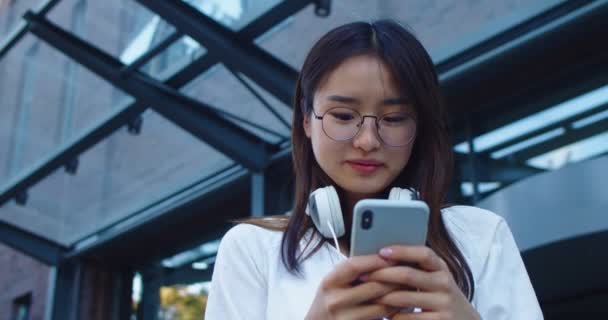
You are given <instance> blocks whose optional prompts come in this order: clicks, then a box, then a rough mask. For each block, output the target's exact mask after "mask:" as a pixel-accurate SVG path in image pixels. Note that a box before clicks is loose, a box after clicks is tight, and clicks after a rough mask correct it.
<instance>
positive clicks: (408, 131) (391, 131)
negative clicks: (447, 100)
mask: <svg viewBox="0 0 608 320" xmlns="http://www.w3.org/2000/svg"><path fill="white" fill-rule="evenodd" d="M312 113H313V115H314V116H315V119H318V120H321V126H322V127H323V132H325V134H326V135H327V136H328V137H329V138H330V139H332V140H335V141H347V140H350V139H352V138H354V137H355V136H356V135H357V134H358V133H359V131H360V130H361V126H362V125H363V122H364V121H365V118H374V120H376V129H377V131H378V137H380V140H382V142H383V143H384V144H386V145H388V146H391V147H402V146H405V145H407V144H409V143H410V142H412V140H413V139H414V136H415V135H416V121H415V120H414V118H413V117H412V116H411V115H410V114H409V113H407V112H391V113H387V114H384V115H382V116H381V117H377V116H361V114H360V113H359V112H358V111H357V110H354V109H351V108H346V107H337V108H331V109H329V110H327V111H325V113H323V115H322V116H318V115H317V114H316V113H315V110H314V109H313V110H312Z"/></svg>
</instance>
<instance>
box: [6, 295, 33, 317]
mask: <svg viewBox="0 0 608 320" xmlns="http://www.w3.org/2000/svg"><path fill="white" fill-rule="evenodd" d="M31 305H32V293H31V292H28V293H27V294H25V295H23V296H21V297H19V298H16V299H15V300H13V316H12V317H11V319H12V320H27V319H29V318H30V307H31Z"/></svg>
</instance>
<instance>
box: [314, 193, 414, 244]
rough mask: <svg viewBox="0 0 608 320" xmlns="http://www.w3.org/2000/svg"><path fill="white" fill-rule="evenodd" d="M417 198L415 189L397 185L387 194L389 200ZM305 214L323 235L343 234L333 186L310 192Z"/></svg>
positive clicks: (339, 235) (343, 230) (340, 213)
mask: <svg viewBox="0 0 608 320" xmlns="http://www.w3.org/2000/svg"><path fill="white" fill-rule="evenodd" d="M419 198H420V196H419V194H418V192H417V191H415V190H413V189H401V188H397V187H394V188H392V189H391V191H390V193H389V195H388V199H389V200H418V199H419ZM306 214H307V215H309V216H310V217H311V219H312V221H313V223H314V224H315V226H316V227H317V230H319V232H320V233H321V234H322V235H323V236H324V237H326V238H332V237H333V236H334V233H335V236H336V237H341V236H343V235H344V233H345V229H344V220H343V219H342V209H340V199H339V198H338V192H336V189H335V188H334V187H333V186H328V187H323V188H319V189H317V190H315V191H313V192H312V193H311V194H310V196H309V197H308V205H307V206H306ZM332 229H333V230H332Z"/></svg>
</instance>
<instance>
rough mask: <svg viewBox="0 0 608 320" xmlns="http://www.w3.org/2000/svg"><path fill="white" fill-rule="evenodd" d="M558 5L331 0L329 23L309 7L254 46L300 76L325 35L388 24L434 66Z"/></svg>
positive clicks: (552, 1)
mask: <svg viewBox="0 0 608 320" xmlns="http://www.w3.org/2000/svg"><path fill="white" fill-rule="evenodd" d="M562 1H563V0H547V1H519V0H501V1H425V0H416V1H402V0H386V1H347V0H336V1H331V13H330V16H329V18H320V17H317V16H316V15H315V13H314V6H313V5H310V6H308V7H307V8H305V9H304V10H302V11H300V12H298V13H297V14H296V15H294V16H293V17H292V18H291V19H289V20H287V21H286V22H285V23H283V24H281V25H280V26H279V27H277V28H274V29H273V30H271V31H269V32H268V33H267V34H266V35H263V36H262V37H260V39H258V41H257V42H258V44H259V45H260V46H262V47H263V48H265V49H266V50H268V51H269V52H271V53H273V54H274V55H275V56H277V57H278V58H280V59H282V60H283V61H285V62H286V63H288V64H290V65H291V66H293V67H294V68H296V69H298V70H299V69H300V66H301V65H302V63H303V62H304V58H305V56H306V54H307V53H308V50H309V49H310V48H311V46H312V45H313V43H314V42H315V41H316V40H318V39H319V38H320V37H321V36H322V35H323V34H324V33H326V32H327V31H329V30H330V29H332V28H335V27H337V26H340V25H342V24H345V23H348V22H354V21H370V20H375V19H381V18H391V19H395V20H397V21H399V22H401V23H403V24H405V25H407V26H409V27H410V28H411V29H412V30H413V31H414V33H415V34H416V35H417V37H418V38H419V39H420V41H421V42H422V44H423V45H424V46H425V48H426V49H427V50H428V51H429V52H430V55H431V57H432V58H433V60H434V61H435V62H439V61H442V60H444V59H445V58H447V57H449V56H452V55H454V54H456V53H458V52H460V51H462V50H464V49H466V48H468V47H470V46H472V45H474V44H476V43H478V42H479V41H482V40H484V39H486V38H488V37H490V36H493V35H495V34H496V33H498V32H500V31H502V30H505V29H507V28H509V27H510V26H513V25H515V24H517V23H519V22H521V21H523V20H525V19H527V18H529V17H532V16H534V15H535V14H538V13H540V12H542V11H543V10H546V9H548V8H550V7H552V6H554V5H556V4H558V3H560V2H562ZM296 35H297V41H293V40H294V36H296Z"/></svg>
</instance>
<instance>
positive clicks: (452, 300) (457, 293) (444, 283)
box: [362, 246, 481, 320]
mask: <svg viewBox="0 0 608 320" xmlns="http://www.w3.org/2000/svg"><path fill="white" fill-rule="evenodd" d="M380 256H382V257H383V258H385V259H387V260H392V261H396V262H401V263H409V264H410V265H411V264H416V265H417V266H418V268H414V267H409V266H404V265H396V266H392V267H386V268H383V269H380V270H377V271H375V272H373V273H370V274H369V275H367V276H366V277H363V279H362V280H364V281H368V280H369V281H378V282H385V283H392V284H400V285H403V286H404V287H408V288H417V289H418V291H413V290H395V291H392V292H390V293H388V294H386V295H384V296H382V297H381V298H379V299H378V300H376V301H375V302H379V303H382V304H385V305H388V306H392V307H398V308H411V307H418V308H421V309H422V312H419V313H413V312H410V313H396V314H394V315H393V316H392V317H391V319H399V320H400V319H420V320H427V319H428V320H430V319H433V320H435V319H436V320H439V319H445V320H448V319H450V320H456V319H458V320H460V319H462V320H465V319H466V320H477V319H481V317H480V316H479V314H478V313H477V311H476V310H475V309H474V308H473V306H472V305H471V304H470V303H469V301H468V299H467V298H466V297H465V296H464V294H463V293H462V291H461V290H460V288H459V287H458V286H457V285H456V282H455V281H454V278H453V276H452V273H451V272H450V270H449V269H448V266H447V264H446V263H445V261H443V259H441V258H440V257H439V256H438V255H437V254H436V253H435V252H434V251H433V250H432V249H430V248H428V247H425V246H390V247H387V248H384V249H382V250H381V251H380Z"/></svg>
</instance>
